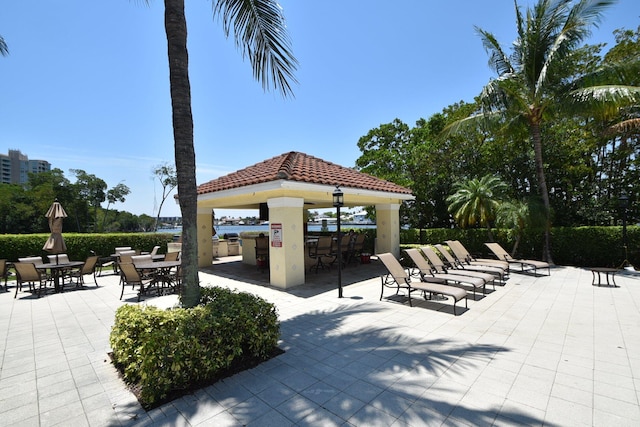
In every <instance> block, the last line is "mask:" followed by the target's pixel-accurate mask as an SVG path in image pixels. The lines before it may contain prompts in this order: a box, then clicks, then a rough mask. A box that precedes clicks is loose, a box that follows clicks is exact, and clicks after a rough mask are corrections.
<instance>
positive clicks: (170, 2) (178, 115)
mask: <svg viewBox="0 0 640 427" xmlns="http://www.w3.org/2000/svg"><path fill="white" fill-rule="evenodd" d="M164 8H165V14H164V26H165V32H166V34H167V46H168V56H169V81H170V90H171V109H172V113H173V138H174V147H175V161H176V165H179V167H177V168H176V172H177V178H178V194H179V195H180V198H179V202H180V211H181V212H182V274H183V279H182V283H183V295H182V304H183V305H184V306H185V307H193V306H195V305H197V304H198V301H199V299H200V287H199V286H200V284H199V280H198V238H197V227H196V221H197V198H198V194H197V188H196V155H195V150H194V147H193V117H192V115H191V86H190V84H189V55H188V53H187V21H186V18H185V14H184V0H165V2H164Z"/></svg>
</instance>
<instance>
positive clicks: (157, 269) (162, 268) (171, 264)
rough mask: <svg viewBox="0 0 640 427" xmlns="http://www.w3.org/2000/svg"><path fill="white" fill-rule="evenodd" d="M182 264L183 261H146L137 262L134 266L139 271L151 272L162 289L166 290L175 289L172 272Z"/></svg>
mask: <svg viewBox="0 0 640 427" xmlns="http://www.w3.org/2000/svg"><path fill="white" fill-rule="evenodd" d="M181 264H182V262H181V261H153V262H149V261H145V262H135V263H134V264H133V265H134V266H135V267H136V270H138V271H145V272H151V276H152V277H153V278H154V280H155V281H156V283H161V284H162V289H163V290H164V289H168V288H171V287H173V285H174V284H173V280H172V279H171V274H170V271H171V269H172V268H176V267H179V266H180V265H181Z"/></svg>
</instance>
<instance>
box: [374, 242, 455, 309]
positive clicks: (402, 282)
mask: <svg viewBox="0 0 640 427" xmlns="http://www.w3.org/2000/svg"><path fill="white" fill-rule="evenodd" d="M378 259H379V260H380V261H381V262H382V263H383V264H384V266H385V267H386V268H387V271H388V273H387V274H383V275H381V276H380V279H381V281H382V291H381V292H380V301H382V297H383V295H384V289H385V288H395V290H396V295H398V293H399V292H400V290H401V289H402V290H404V291H406V293H407V298H408V299H409V307H413V303H412V302H411V292H416V291H419V292H422V295H423V297H424V299H426V300H429V299H431V298H432V297H433V295H434V294H439V295H447V296H449V297H451V298H452V299H453V314H454V315H457V313H456V304H457V302H458V301H460V300H462V299H464V304H465V308H468V306H467V298H466V297H467V292H466V291H465V290H464V289H460V288H458V287H455V286H448V285H446V284H443V283H442V281H440V283H436V282H434V281H425V282H422V281H421V282H414V281H412V280H411V276H410V275H409V273H408V272H407V271H406V270H405V269H404V268H403V267H402V265H401V264H400V262H399V261H398V260H397V259H396V257H395V256H393V254H391V253H383V254H378ZM427 294H429V297H427Z"/></svg>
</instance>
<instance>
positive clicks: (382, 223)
mask: <svg viewBox="0 0 640 427" xmlns="http://www.w3.org/2000/svg"><path fill="white" fill-rule="evenodd" d="M376 229H377V231H376V253H385V252H391V253H392V254H393V255H395V256H396V258H398V257H399V256H400V205H399V204H397V203H391V204H380V205H376Z"/></svg>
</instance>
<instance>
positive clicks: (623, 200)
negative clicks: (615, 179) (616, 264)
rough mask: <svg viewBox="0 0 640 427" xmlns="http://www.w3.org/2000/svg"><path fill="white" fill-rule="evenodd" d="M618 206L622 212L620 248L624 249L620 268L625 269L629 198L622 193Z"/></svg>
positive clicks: (626, 262)
mask: <svg viewBox="0 0 640 427" xmlns="http://www.w3.org/2000/svg"><path fill="white" fill-rule="evenodd" d="M618 204H619V206H620V209H621V210H622V247H623V248H624V261H623V262H622V267H623V268H624V267H626V266H627V264H628V263H629V261H627V208H628V207H629V196H628V195H627V193H625V192H624V191H623V192H622V193H620V197H618Z"/></svg>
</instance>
